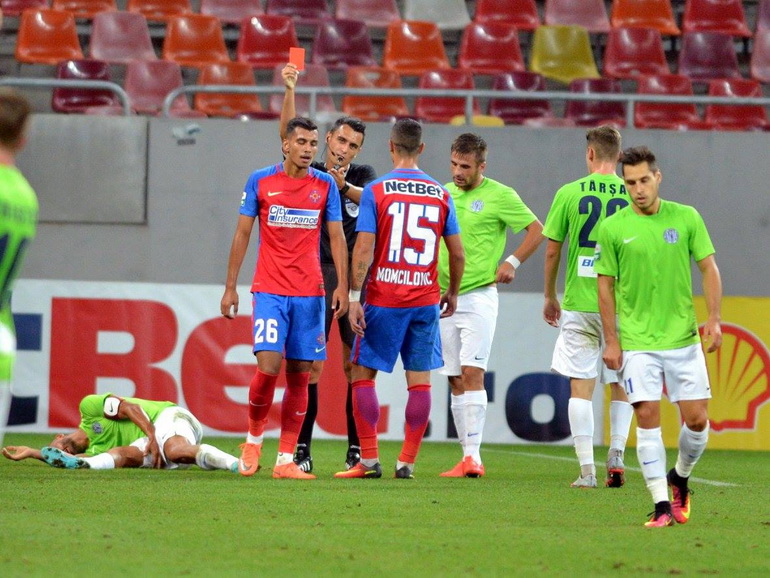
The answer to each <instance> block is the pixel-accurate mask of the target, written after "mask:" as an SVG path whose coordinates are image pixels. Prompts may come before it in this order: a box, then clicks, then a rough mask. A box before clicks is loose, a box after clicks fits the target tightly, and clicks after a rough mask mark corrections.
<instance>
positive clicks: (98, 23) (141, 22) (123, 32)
mask: <svg viewBox="0 0 770 578" xmlns="http://www.w3.org/2000/svg"><path fill="white" fill-rule="evenodd" d="M88 53H89V55H90V57H91V58H96V59H99V60H106V61H107V62H110V63H117V64H127V63H128V62H129V61H131V60H154V59H156V58H157V56H156V54H155V49H154V48H153V46H152V39H151V38H150V27H149V26H148V24H147V19H146V18H145V17H144V16H143V15H142V14H137V13H134V12H100V13H99V14H96V15H95V16H94V19H93V22H92V24H91V40H90V43H89V48H88Z"/></svg>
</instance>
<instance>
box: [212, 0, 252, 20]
mask: <svg viewBox="0 0 770 578" xmlns="http://www.w3.org/2000/svg"><path fill="white" fill-rule="evenodd" d="M199 11H200V13H201V14H207V15H208V16H216V17H217V18H219V21H220V22H222V23H223V24H240V23H241V22H242V21H243V19H244V18H248V17H249V16H257V15H259V14H264V10H262V0H201V4H200V10H199Z"/></svg>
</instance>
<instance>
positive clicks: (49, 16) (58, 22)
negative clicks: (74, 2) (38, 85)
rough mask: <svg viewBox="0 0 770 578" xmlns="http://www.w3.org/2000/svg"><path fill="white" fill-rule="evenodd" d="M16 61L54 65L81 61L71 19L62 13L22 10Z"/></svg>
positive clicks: (68, 14) (81, 53) (76, 34)
mask: <svg viewBox="0 0 770 578" xmlns="http://www.w3.org/2000/svg"><path fill="white" fill-rule="evenodd" d="M15 56H16V60H17V61H19V62H23V63H27V64H47V65H52V64H58V63H59V62H61V61H62V60H81V59H82V58H83V51H82V49H81V48H80V40H78V33H77V28H76V27H75V17H74V16H73V15H72V13H70V12H65V11H64V10H50V9H44V10H25V11H24V12H23V13H22V15H21V22H20V24H19V33H18V36H17V39H16V50H15Z"/></svg>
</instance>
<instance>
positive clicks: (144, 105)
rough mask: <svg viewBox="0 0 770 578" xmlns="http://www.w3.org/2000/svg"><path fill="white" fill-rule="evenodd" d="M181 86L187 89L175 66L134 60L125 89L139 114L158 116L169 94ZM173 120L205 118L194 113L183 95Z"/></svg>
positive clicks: (174, 109)
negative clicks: (176, 117)
mask: <svg viewBox="0 0 770 578" xmlns="http://www.w3.org/2000/svg"><path fill="white" fill-rule="evenodd" d="M180 86H184V82H183V80H182V69H181V67H180V66H179V64H177V63H176V62H170V61H168V60H132V61H131V62H129V63H128V64H127V65H126V78H125V81H124V82H123V88H125V90H126V92H127V93H128V96H129V98H130V99H131V108H133V110H134V111H135V112H137V113H139V114H148V115H159V114H160V112H161V108H162V106H163V100H164V99H165V98H166V96H167V95H168V93H169V92H171V91H172V90H174V89H175V88H179V87H180ZM171 116H178V117H184V118H187V117H205V116H206V115H205V114H203V113H202V112H198V111H194V110H192V109H191V108H190V104H189V102H188V101H187V97H186V96H185V95H181V96H180V97H179V98H177V99H176V100H175V101H174V103H173V104H172V106H171Z"/></svg>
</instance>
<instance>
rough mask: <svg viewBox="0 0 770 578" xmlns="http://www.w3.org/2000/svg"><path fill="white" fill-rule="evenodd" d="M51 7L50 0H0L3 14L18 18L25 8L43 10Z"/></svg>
mask: <svg viewBox="0 0 770 578" xmlns="http://www.w3.org/2000/svg"><path fill="white" fill-rule="evenodd" d="M50 7H51V0H0V10H2V14H3V16H11V17H14V18H18V17H20V16H21V13H22V12H24V11H25V10H43V9H47V8H50Z"/></svg>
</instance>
